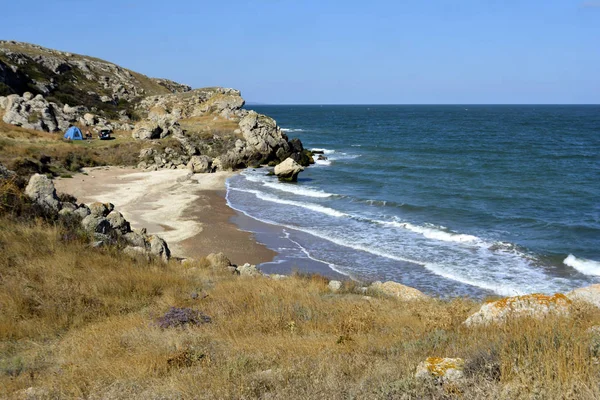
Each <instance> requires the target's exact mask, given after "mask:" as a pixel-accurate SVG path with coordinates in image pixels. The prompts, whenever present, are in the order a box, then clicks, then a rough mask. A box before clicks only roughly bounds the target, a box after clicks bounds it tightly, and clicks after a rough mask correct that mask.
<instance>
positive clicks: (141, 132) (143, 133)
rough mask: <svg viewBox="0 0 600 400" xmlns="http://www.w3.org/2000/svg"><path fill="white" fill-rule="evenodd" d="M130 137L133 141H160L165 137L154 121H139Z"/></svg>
mask: <svg viewBox="0 0 600 400" xmlns="http://www.w3.org/2000/svg"><path fill="white" fill-rule="evenodd" d="M131 136H132V137H133V138H134V139H139V140H150V139H161V138H163V137H165V136H166V135H165V132H164V131H163V128H162V127H160V126H159V125H158V123H157V122H156V121H141V122H138V123H137V124H135V127H134V128H133V132H132V133H131Z"/></svg>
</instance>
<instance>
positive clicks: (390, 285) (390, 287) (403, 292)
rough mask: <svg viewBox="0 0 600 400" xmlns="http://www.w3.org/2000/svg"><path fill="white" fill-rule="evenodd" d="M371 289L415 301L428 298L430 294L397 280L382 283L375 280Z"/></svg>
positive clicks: (404, 299) (403, 299)
mask: <svg viewBox="0 0 600 400" xmlns="http://www.w3.org/2000/svg"><path fill="white" fill-rule="evenodd" d="M369 289H371V290H373V291H375V292H379V293H382V294H384V295H387V296H392V297H397V298H398V299H400V300H402V301H414V300H428V299H429V296H427V295H426V294H425V293H423V292H421V291H420V290H417V289H415V288H411V287H409V286H405V285H402V284H400V283H397V282H392V281H387V282H384V283H381V282H379V281H377V282H373V283H372V284H371V286H370V287H369Z"/></svg>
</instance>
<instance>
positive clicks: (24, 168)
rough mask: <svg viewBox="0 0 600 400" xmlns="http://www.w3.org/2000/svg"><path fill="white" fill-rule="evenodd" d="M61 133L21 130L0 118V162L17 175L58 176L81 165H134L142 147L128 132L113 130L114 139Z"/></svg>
mask: <svg viewBox="0 0 600 400" xmlns="http://www.w3.org/2000/svg"><path fill="white" fill-rule="evenodd" d="M0 117H1V115H0ZM62 136H63V135H62V133H48V132H39V131H35V130H29V129H23V128H20V127H16V126H13V125H9V124H6V123H4V122H2V121H1V120H0V163H2V164H4V165H5V166H7V167H8V168H9V169H12V170H15V171H18V172H20V174H21V175H26V172H29V173H32V172H40V173H53V174H55V175H61V174H66V173H69V172H74V171H76V170H78V169H79V168H81V167H84V166H95V165H135V164H137V162H138V161H139V160H138V155H139V151H140V149H141V147H142V146H143V143H141V142H140V141H135V140H134V139H133V138H132V137H131V133H129V132H115V134H114V137H115V139H114V140H98V139H93V140H81V141H67V140H63V139H62Z"/></svg>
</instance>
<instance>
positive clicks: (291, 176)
mask: <svg viewBox="0 0 600 400" xmlns="http://www.w3.org/2000/svg"><path fill="white" fill-rule="evenodd" d="M302 171H304V167H303V166H301V165H300V164H298V163H297V162H296V161H294V160H293V159H292V158H287V159H286V160H285V161H284V162H282V163H281V164H279V165H276V166H275V171H274V172H275V175H277V178H279V180H280V181H283V182H297V181H298V174H299V173H300V172H302Z"/></svg>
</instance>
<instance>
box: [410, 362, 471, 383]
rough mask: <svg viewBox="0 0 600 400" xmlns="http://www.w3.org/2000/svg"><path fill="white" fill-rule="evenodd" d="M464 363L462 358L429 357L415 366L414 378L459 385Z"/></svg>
mask: <svg viewBox="0 0 600 400" xmlns="http://www.w3.org/2000/svg"><path fill="white" fill-rule="evenodd" d="M464 366H465V361H464V360H463V359H462V358H439V357H429V358H427V359H426V360H425V361H422V362H420V363H419V365H418V366H417V370H416V372H415V378H417V379H423V380H435V381H437V382H440V383H459V382H460V381H462V380H463V378H464V376H465V375H464V372H463V370H464Z"/></svg>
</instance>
